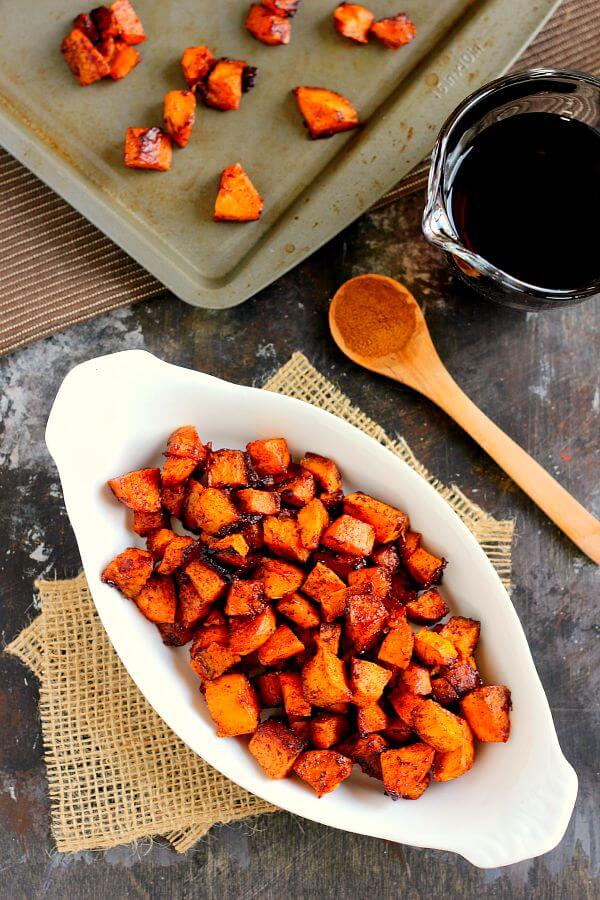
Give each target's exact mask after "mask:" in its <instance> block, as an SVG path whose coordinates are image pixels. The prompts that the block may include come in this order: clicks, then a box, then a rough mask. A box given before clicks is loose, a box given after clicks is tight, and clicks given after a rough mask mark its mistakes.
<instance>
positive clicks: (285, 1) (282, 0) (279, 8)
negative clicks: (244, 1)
mask: <svg viewBox="0 0 600 900" xmlns="http://www.w3.org/2000/svg"><path fill="white" fill-rule="evenodd" d="M263 6H266V8H267V9H271V10H273V12H276V13H279V14H280V15H282V16H295V15H296V13H297V12H298V7H299V6H300V0H263Z"/></svg>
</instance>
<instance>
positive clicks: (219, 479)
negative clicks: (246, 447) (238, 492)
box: [206, 450, 248, 488]
mask: <svg viewBox="0 0 600 900" xmlns="http://www.w3.org/2000/svg"><path fill="white" fill-rule="evenodd" d="M206 476H207V484H208V486H209V487H214V488H240V487H245V486H246V485H247V484H248V466H247V465H246V454H245V453H243V452H242V450H213V451H212V453H210V455H209V457H208V463H207V466H206Z"/></svg>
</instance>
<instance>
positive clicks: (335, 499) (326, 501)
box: [319, 491, 344, 515]
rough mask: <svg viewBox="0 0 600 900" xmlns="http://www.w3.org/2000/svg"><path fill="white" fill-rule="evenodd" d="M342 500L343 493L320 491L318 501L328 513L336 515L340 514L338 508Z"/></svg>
mask: <svg viewBox="0 0 600 900" xmlns="http://www.w3.org/2000/svg"><path fill="white" fill-rule="evenodd" d="M343 499H344V492H343V491H322V492H321V493H320V494H319V500H320V501H321V503H322V504H323V506H324V507H325V509H326V510H327V511H328V512H331V511H334V512H335V514H336V515H339V513H340V512H341V509H340V506H341V503H342V500H343Z"/></svg>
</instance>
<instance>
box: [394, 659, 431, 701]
mask: <svg viewBox="0 0 600 900" xmlns="http://www.w3.org/2000/svg"><path fill="white" fill-rule="evenodd" d="M399 683H400V684H403V685H405V686H406V687H407V688H408V690H409V691H412V692H413V694H420V695H421V696H423V697H426V696H427V695H428V694H430V693H431V677H430V675H429V669H426V668H425V666H419V665H418V664H417V663H414V662H409V664H408V665H407V667H406V668H405V669H404V670H403V671H402V672H401V673H400V678H399Z"/></svg>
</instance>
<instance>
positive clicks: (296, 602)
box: [277, 591, 321, 628]
mask: <svg viewBox="0 0 600 900" xmlns="http://www.w3.org/2000/svg"><path fill="white" fill-rule="evenodd" d="M277 612H278V613H280V614H281V615H282V616H285V617H286V618H287V619H290V621H292V622H293V623H294V624H295V625H298V626H299V627H300V628H316V627H317V626H318V625H319V624H320V622H321V617H320V616H319V611H318V609H317V608H316V606H315V605H314V604H313V603H311V602H310V600H307V599H306V597H303V596H302V594H299V593H298V592H297V591H293V592H292V593H291V594H286V595H285V597H282V598H281V600H279V601H278V602H277Z"/></svg>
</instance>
